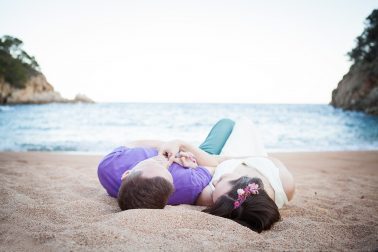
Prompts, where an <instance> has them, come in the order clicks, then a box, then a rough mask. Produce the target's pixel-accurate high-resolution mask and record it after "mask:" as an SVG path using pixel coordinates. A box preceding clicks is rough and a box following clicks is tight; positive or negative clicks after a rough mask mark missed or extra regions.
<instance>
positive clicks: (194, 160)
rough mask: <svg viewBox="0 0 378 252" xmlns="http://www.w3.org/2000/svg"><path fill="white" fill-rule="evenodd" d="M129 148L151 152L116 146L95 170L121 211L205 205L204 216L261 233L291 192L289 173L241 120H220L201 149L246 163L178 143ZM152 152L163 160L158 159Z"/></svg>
mask: <svg viewBox="0 0 378 252" xmlns="http://www.w3.org/2000/svg"><path fill="white" fill-rule="evenodd" d="M231 131H232V133H231V136H230V137H229V135H230V132H231ZM225 142H226V144H225ZM133 146H134V147H135V146H139V147H144V148H146V147H152V149H144V148H133V149H128V148H126V149H122V148H121V147H120V148H121V149H119V148H117V149H116V150H115V151H113V152H112V153H111V154H109V155H108V156H106V157H105V158H104V159H103V161H102V162H101V163H100V166H99V178H100V182H101V183H102V185H103V186H104V187H105V188H106V189H107V191H108V193H109V194H110V195H111V196H118V202H119V205H120V207H121V209H122V210H125V209H130V208H163V207H164V205H165V204H166V203H167V201H168V204H173V205H174V204H194V203H195V204H197V205H204V206H208V208H206V209H205V210H204V212H207V213H210V214H214V215H218V216H221V217H226V218H230V219H233V220H235V221H237V222H238V223H240V224H242V225H245V226H248V227H249V228H251V229H252V230H255V231H257V232H261V231H262V230H266V229H269V228H270V227H271V226H272V225H273V224H274V223H275V222H276V221H278V220H279V219H280V214H279V211H278V207H282V205H283V204H284V203H286V202H287V201H288V200H290V199H291V197H292V195H293V193H294V183H293V179H292V176H291V174H290V173H289V172H288V170H287V169H286V168H285V166H284V165H283V164H282V163H280V162H279V161H278V160H274V159H271V158H268V157H267V155H266V153H265V151H264V149H263V147H262V145H261V142H260V141H259V139H258V136H257V134H256V133H255V132H254V129H253V125H252V123H251V122H250V121H248V120H246V119H243V120H240V121H237V122H236V124H235V126H234V122H232V121H231V120H227V119H226V120H221V121H220V122H218V123H217V124H216V125H215V126H214V127H213V129H212V130H211V132H210V134H209V136H208V137H207V139H206V140H205V142H204V143H203V144H202V145H201V146H200V147H201V148H202V149H203V150H205V151H207V152H209V153H211V154H220V152H221V150H222V149H223V150H222V154H226V153H227V154H228V155H229V156H239V157H240V156H249V158H238V159H230V158H229V157H225V156H215V155H209V154H208V153H206V152H205V151H203V150H201V149H199V148H197V147H194V146H192V145H190V144H188V143H185V142H183V141H179V140H176V141H170V142H161V141H137V142H134V143H133ZM156 149H158V150H159V153H160V154H164V156H165V157H166V158H163V156H162V155H157V150H156ZM153 150H154V151H153ZM177 154H178V155H177ZM250 156H254V157H250ZM150 157H152V158H150ZM226 160H227V161H226ZM172 162H175V163H173V164H172V165H170V164H171V163H172ZM198 165H200V166H199V167H197V166H198ZM125 167H126V168H127V169H125ZM167 167H169V168H168V169H167ZM185 167H190V168H189V169H185ZM215 167H217V169H216V171H215V174H214V177H213V179H212V181H211V182H210V183H209V184H208V185H207V183H208V182H209V181H210V179H211V175H212V174H213V173H214V169H215ZM120 168H121V169H120ZM184 171H185V172H184ZM121 172H122V173H121ZM117 177H118V178H120V179H119V180H118V181H117ZM112 178H113V179H112ZM109 181H110V183H109ZM206 185H207V186H206ZM173 188H174V189H175V191H174V192H173V190H174V189H173ZM202 189H203V190H202ZM117 192H118V195H117ZM172 192H173V193H172ZM273 199H274V201H273Z"/></svg>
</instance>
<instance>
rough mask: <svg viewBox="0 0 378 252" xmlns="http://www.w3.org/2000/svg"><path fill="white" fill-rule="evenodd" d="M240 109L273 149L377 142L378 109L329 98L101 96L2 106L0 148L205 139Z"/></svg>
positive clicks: (93, 149) (96, 149) (92, 147)
mask: <svg viewBox="0 0 378 252" xmlns="http://www.w3.org/2000/svg"><path fill="white" fill-rule="evenodd" d="M242 116H245V117H248V118H250V119H251V120H252V121H253V122H254V123H255V125H256V127H257V128H258V129H259V132H260V135H261V138H262V139H263V142H264V144H265V147H266V148H267V150H268V151H270V152H277V151H284V152H286V151H329V150H377V149H378V117H377V116H369V115H366V114H363V113H360V112H347V111H343V110H341V109H335V108H333V107H332V106H329V105H276V104H274V105H273V104H161V103H157V104H149V103H96V104H46V105H14V106H0V151H59V152H75V153H81V152H86V153H96V154H103V153H106V152H109V151H111V150H112V149H113V148H115V147H117V146H120V145H125V144H126V143H127V142H128V141H131V140H136V139H159V140H169V139H184V140H187V141H189V142H191V143H193V144H195V145H199V144H200V143H201V142H202V141H203V140H204V139H205V138H206V136H207V134H208V132H209V131H210V129H211V127H212V126H213V125H214V124H215V123H216V122H217V121H218V120H219V119H221V118H231V119H234V120H237V119H238V118H240V117H242Z"/></svg>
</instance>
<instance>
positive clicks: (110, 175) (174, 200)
mask: <svg viewBox="0 0 378 252" xmlns="http://www.w3.org/2000/svg"><path fill="white" fill-rule="evenodd" d="M157 154H158V151H157V150H156V149H154V148H127V147H123V146H121V147H118V148H116V149H115V150H113V151H112V152H111V153H110V154H108V155H106V156H105V157H104V158H103V159H102V160H101V162H100V164H99V166H98V171H97V174H98V178H99V180H100V183H101V184H102V186H103V187H104V188H105V189H106V191H107V192H108V194H109V195H110V196H112V197H115V198H116V197H117V195H118V190H119V188H120V186H121V177H122V174H123V173H124V172H125V171H127V170H130V169H132V168H133V167H134V166H136V165H137V164H138V163H139V162H141V161H143V160H145V159H148V158H151V157H154V156H156V155H157ZM168 171H169V172H170V173H171V174H172V177H173V184H174V187H175V191H174V193H173V194H172V195H171V197H169V199H168V205H178V204H191V205H193V204H195V202H196V200H197V198H198V196H199V195H200V193H201V192H202V190H203V189H204V188H205V187H206V186H207V185H208V184H209V182H210V180H211V174H210V172H209V171H208V170H207V169H206V168H203V167H198V168H196V169H191V168H184V167H182V166H181V165H179V164H176V163H173V164H172V165H171V166H170V167H169V168H168Z"/></svg>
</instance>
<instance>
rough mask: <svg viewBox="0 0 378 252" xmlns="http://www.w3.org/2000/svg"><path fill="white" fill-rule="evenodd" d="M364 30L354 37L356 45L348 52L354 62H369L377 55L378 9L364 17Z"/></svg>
mask: <svg viewBox="0 0 378 252" xmlns="http://www.w3.org/2000/svg"><path fill="white" fill-rule="evenodd" d="M365 25H366V27H365V30H364V31H363V32H362V34H361V35H360V36H358V37H357V38H356V42H357V44H356V47H355V48H354V49H352V51H350V52H349V53H348V56H349V58H350V60H352V61H354V63H370V62H373V61H374V60H375V59H376V58H377V56H378V9H377V10H373V12H372V13H371V14H370V15H369V16H368V17H367V18H366V21H365Z"/></svg>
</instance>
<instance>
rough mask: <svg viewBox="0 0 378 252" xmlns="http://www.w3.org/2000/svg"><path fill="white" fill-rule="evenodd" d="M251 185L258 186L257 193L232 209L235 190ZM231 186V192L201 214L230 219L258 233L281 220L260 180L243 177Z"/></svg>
mask: <svg viewBox="0 0 378 252" xmlns="http://www.w3.org/2000/svg"><path fill="white" fill-rule="evenodd" d="M251 183H256V184H258V185H259V188H260V189H259V193H258V194H253V195H250V196H248V197H247V199H246V200H245V201H244V202H243V203H242V204H241V205H240V207H238V208H236V209H234V202H235V201H236V200H237V198H238V193H237V190H238V189H239V188H242V189H243V188H245V187H246V186H247V185H248V184H251ZM231 184H232V189H231V191H229V192H228V193H226V194H225V195H222V196H221V197H219V199H218V200H217V201H216V202H215V203H214V205H213V206H211V207H208V208H206V209H204V210H203V212H206V213H209V214H213V215H217V216H220V217H224V218H228V219H232V220H234V221H236V222H238V223H239V224H241V225H243V226H246V227H248V228H250V229H252V230H253V231H256V232H258V233H261V232H262V231H263V230H268V229H270V228H271V227H272V225H273V224H274V223H275V222H277V221H279V220H280V219H281V215H280V212H279V211H278V207H277V205H276V204H275V203H274V201H273V200H272V199H271V198H270V197H269V196H268V194H267V193H266V191H265V190H264V184H263V182H262V181H261V179H259V178H249V177H245V176H244V177H240V178H238V179H236V180H234V181H232V182H231Z"/></svg>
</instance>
